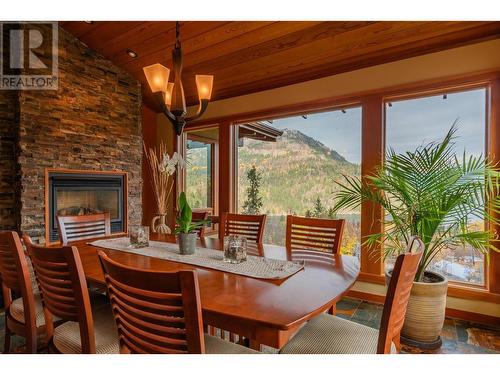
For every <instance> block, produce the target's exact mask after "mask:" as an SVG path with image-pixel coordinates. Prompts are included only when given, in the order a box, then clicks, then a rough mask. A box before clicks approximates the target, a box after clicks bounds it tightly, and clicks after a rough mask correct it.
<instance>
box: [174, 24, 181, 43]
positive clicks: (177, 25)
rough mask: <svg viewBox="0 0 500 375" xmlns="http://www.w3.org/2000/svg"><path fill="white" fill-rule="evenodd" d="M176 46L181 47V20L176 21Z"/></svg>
mask: <svg viewBox="0 0 500 375" xmlns="http://www.w3.org/2000/svg"><path fill="white" fill-rule="evenodd" d="M175 48H181V24H180V22H179V21H177V22H176V23H175Z"/></svg>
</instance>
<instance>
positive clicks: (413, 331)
mask: <svg viewBox="0 0 500 375" xmlns="http://www.w3.org/2000/svg"><path fill="white" fill-rule="evenodd" d="M391 272H392V271H390V272H388V273H386V275H385V277H386V284H387V285H389V280H390V278H391ZM425 276H426V277H428V278H429V279H432V280H434V282H417V281H414V282H413V286H412V288H411V293H410V299H409V301H408V307H407V309H406V316H405V322H404V325H403V329H402V330H401V342H402V343H404V344H407V345H412V346H416V347H419V348H424V349H437V348H439V347H440V346H441V343H442V341H441V337H440V334H441V330H442V329H443V324H444V318H445V310H446V292H447V290H448V279H446V277H444V276H442V275H439V274H437V273H434V272H430V271H426V272H425Z"/></svg>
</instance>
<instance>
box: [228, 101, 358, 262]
mask: <svg viewBox="0 0 500 375" xmlns="http://www.w3.org/2000/svg"><path fill="white" fill-rule="evenodd" d="M352 108H359V109H360V110H361V124H360V128H361V134H360V138H359V140H360V142H361V145H360V146H361V147H360V151H361V154H363V150H362V143H363V104H362V101H358V102H353V101H349V102H346V104H339V103H337V104H335V105H332V106H328V107H324V108H320V109H313V110H309V111H301V112H294V113H289V114H283V115H280V116H275V117H266V118H264V119H262V118H261V119H254V120H252V121H253V122H256V121H259V122H265V121H275V120H282V119H285V118H290V117H300V116H309V115H313V114H320V113H326V112H335V111H342V110H348V109H352ZM248 122H250V121H235V122H232V124H231V125H232V127H233V129H234V131H233V145H234V149H233V153H232V154H233V161H234V162H233V172H232V175H233V185H232V186H233V192H232V197H231V200H232V207H233V212H234V213H239V212H238V205H239V201H238V198H239V197H238V195H239V191H238V185H239V165H238V160H239V147H238V131H239V125H242V124H245V123H248ZM270 125H271V126H272V124H270ZM362 162H363V160H362V155H361V158H360V163H359V167H360V175H361V172H362V164H363V163H362ZM360 210H361V209H360ZM362 222H363V216H362V215H361V212H360V231H361V226H362ZM361 242H362V233H361ZM360 256H361V254H360Z"/></svg>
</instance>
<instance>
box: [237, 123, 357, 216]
mask: <svg viewBox="0 0 500 375" xmlns="http://www.w3.org/2000/svg"><path fill="white" fill-rule="evenodd" d="M238 162H239V163H238V165H239V168H238V176H239V177H238V204H239V206H240V207H241V206H242V205H243V202H244V201H245V198H246V188H247V185H248V181H247V178H246V173H247V171H248V170H249V169H250V168H251V167H252V166H253V165H255V166H256V167H257V171H258V172H259V173H261V176H262V182H261V188H260V193H261V194H262V197H263V203H264V207H263V211H264V212H265V213H267V214H284V213H295V214H298V215H304V214H305V212H306V210H308V209H312V208H313V205H314V201H315V200H316V199H317V198H318V197H319V198H320V199H321V201H322V203H323V206H324V207H325V208H326V209H328V208H329V207H331V206H333V204H334V201H333V198H332V195H333V193H334V191H335V190H336V189H337V187H336V185H334V183H333V181H334V180H337V181H341V180H342V178H343V177H342V174H347V175H355V176H359V175H360V166H359V165H356V164H353V163H350V162H348V161H347V160H346V159H345V158H344V157H343V156H342V155H340V154H339V153H338V152H337V151H335V150H332V149H330V148H329V147H327V146H326V145H324V144H323V143H322V142H320V141H318V140H317V139H314V138H312V137H309V136H308V135H306V134H304V133H302V132H300V131H298V130H291V129H285V131H284V133H283V135H282V136H281V137H279V138H278V139H277V141H276V142H262V141H255V140H252V139H245V140H244V142H243V147H239V148H238Z"/></svg>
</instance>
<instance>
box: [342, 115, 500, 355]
mask: <svg viewBox="0 0 500 375" xmlns="http://www.w3.org/2000/svg"><path fill="white" fill-rule="evenodd" d="M456 130H457V128H456V126H455V125H453V127H452V128H451V129H450V131H449V132H448V134H447V135H446V136H445V138H444V139H443V140H442V141H441V142H435V143H429V144H427V145H424V146H421V147H418V148H417V149H416V150H414V151H412V152H406V153H402V154H397V153H396V152H395V151H394V150H389V152H388V153H387V156H386V160H385V163H384V165H383V166H381V167H380V168H379V169H378V170H377V171H376V172H375V173H374V174H372V175H370V176H367V178H366V181H365V180H363V181H362V180H360V179H359V178H353V177H347V176H344V177H345V182H342V183H338V184H339V185H340V191H339V192H338V193H337V194H336V199H337V203H336V206H335V207H334V209H335V210H339V209H346V208H353V207H359V206H360V205H361V204H362V203H363V202H371V203H375V204H378V205H380V206H381V207H382V208H383V209H384V211H385V214H386V219H385V221H384V225H385V231H384V232H382V233H375V234H372V235H370V236H368V237H367V238H366V241H365V243H366V244H367V245H369V246H372V245H375V244H380V245H383V250H384V254H385V256H389V257H395V256H397V255H398V254H400V253H402V252H404V251H406V247H407V245H408V240H409V239H410V238H411V237H412V236H418V237H420V239H422V241H423V243H424V245H425V248H424V250H423V255H422V258H421V261H420V264H419V265H418V269H417V273H416V276H415V280H414V283H413V288H412V290H411V296H410V300H409V303H408V309H407V312H406V319H405V322H404V326H403V329H402V332H401V338H402V340H403V341H404V342H405V343H407V344H411V345H415V346H419V347H424V348H436V347H439V346H440V345H441V339H440V336H439V335H440V333H441V329H442V327H443V322H444V318H445V308H446V292H447V285H448V281H447V279H446V277H445V276H443V275H441V274H438V273H437V272H432V271H431V269H432V268H431V265H432V261H433V259H437V258H436V257H437V256H438V254H440V253H441V252H442V251H443V250H445V249H447V250H448V251H459V250H460V249H463V248H464V246H469V247H470V248H471V249H474V250H473V251H480V252H481V253H483V254H484V255H485V258H486V260H488V253H489V251H490V250H494V251H498V249H497V248H496V247H495V246H494V242H495V241H494V240H495V239H496V238H497V235H496V233H495V232H494V231H493V230H488V228H486V229H482V228H481V226H480V225H479V226H478V225H477V224H476V223H475V222H479V223H481V222H483V221H484V220H486V221H489V223H491V224H494V225H498V224H500V220H499V219H498V217H496V216H495V215H494V214H498V213H500V195H499V191H500V184H499V180H498V177H499V173H498V171H497V170H496V169H495V166H493V165H491V164H490V163H489V162H488V161H487V159H486V158H485V157H484V156H477V157H475V156H469V157H467V156H466V155H465V152H464V154H463V156H460V157H459V156H458V155H456V153H455V150H454V143H453V138H454V134H455V132H456ZM386 276H387V279H389V278H390V277H391V273H390V271H389V272H388V273H387V275H386Z"/></svg>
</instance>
